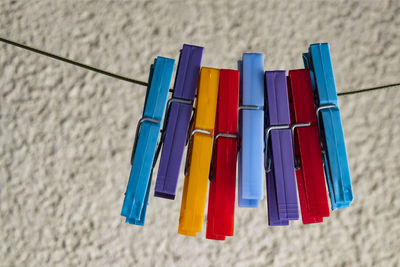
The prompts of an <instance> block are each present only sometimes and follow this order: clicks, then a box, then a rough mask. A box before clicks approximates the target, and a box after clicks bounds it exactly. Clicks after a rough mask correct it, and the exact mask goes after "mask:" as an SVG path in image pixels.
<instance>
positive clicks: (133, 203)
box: [121, 57, 175, 225]
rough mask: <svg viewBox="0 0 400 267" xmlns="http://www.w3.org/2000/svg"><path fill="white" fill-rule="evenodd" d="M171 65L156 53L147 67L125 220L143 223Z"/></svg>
mask: <svg viewBox="0 0 400 267" xmlns="http://www.w3.org/2000/svg"><path fill="white" fill-rule="evenodd" d="M174 65H175V60H173V59H170V58H164V57H157V59H156V60H155V63H154V64H153V65H152V67H151V69H150V76H149V85H148V88H147V93H146V101H145V106H144V111H143V117H142V118H141V119H140V120H139V123H138V126H137V128H136V136H135V142H134V145H133V151H132V157H131V164H132V169H131V173H130V176H129V182H128V186H127V189H126V193H125V199H124V204H123V206H122V211H121V215H122V216H125V217H126V222H127V223H131V224H136V225H144V220H145V216H146V208H147V202H148V198H149V190H150V184H151V176H152V169H153V162H154V156H155V152H156V148H157V141H158V136H159V134H160V127H161V121H162V118H163V116H164V111H165V106H166V103H167V96H168V92H169V87H170V83H171V78H172V72H173V70H174Z"/></svg>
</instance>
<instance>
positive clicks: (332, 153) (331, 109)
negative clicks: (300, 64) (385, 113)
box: [303, 43, 353, 210]
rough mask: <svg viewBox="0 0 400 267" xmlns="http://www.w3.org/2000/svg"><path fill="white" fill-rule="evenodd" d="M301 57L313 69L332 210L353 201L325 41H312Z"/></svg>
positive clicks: (306, 65)
mask: <svg viewBox="0 0 400 267" xmlns="http://www.w3.org/2000/svg"><path fill="white" fill-rule="evenodd" d="M303 59H304V65H305V67H306V68H308V69H310V70H311V71H312V73H313V75H312V79H314V83H313V85H314V87H313V89H314V93H315V95H316V105H317V118H318V123H319V129H320V135H321V139H322V152H323V154H322V156H323V160H324V163H325V164H324V167H325V176H326V180H327V183H328V188H329V194H330V199H331V206H332V210H335V209H341V208H345V207H348V206H350V203H351V202H352V201H353V190H352V185H351V180H350V170H349V165H348V160H347V153H346V144H345V141H344V134H343V126H342V121H341V116H340V111H339V108H338V106H337V93H336V85H335V78H334V75H333V68H332V62H331V56H330V52H329V44H327V43H322V44H312V45H311V46H310V48H309V53H305V54H304V55H303Z"/></svg>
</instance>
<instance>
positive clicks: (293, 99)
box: [288, 69, 329, 224]
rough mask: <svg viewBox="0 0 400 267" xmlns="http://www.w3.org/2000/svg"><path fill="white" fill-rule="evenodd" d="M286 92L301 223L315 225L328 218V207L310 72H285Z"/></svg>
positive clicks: (302, 70) (303, 70)
mask: <svg viewBox="0 0 400 267" xmlns="http://www.w3.org/2000/svg"><path fill="white" fill-rule="evenodd" d="M288 91H289V102H290V109H291V127H292V131H293V134H294V138H295V141H294V150H295V151H294V153H295V154H294V155H295V167H296V178H297V187H298V191H299V198H300V206H301V213H302V219H303V224H309V223H318V222H322V221H323V217H328V216H329V206H328V198H327V192H326V186H325V176H324V169H323V165H322V155H321V141H320V136H319V132H318V125H317V116H316V112H315V107H314V94H313V91H312V84H311V76H310V71H309V70H305V69H301V70H292V71H289V77H288Z"/></svg>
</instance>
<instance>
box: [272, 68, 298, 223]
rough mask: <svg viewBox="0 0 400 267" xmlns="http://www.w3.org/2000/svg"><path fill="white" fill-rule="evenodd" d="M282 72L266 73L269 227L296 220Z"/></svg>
mask: <svg viewBox="0 0 400 267" xmlns="http://www.w3.org/2000/svg"><path fill="white" fill-rule="evenodd" d="M286 82H287V80H286V72H285V71H266V72H265V85H266V100H265V103H266V104H265V125H266V131H265V142H266V143H265V147H266V149H265V159H266V161H265V163H266V164H265V170H266V179H267V182H266V185H267V199H268V223H269V225H288V224H289V220H298V219H299V210H298V204H297V190H296V180H295V173H294V172H295V171H294V158H293V143H292V131H291V128H290V112H289V102H288V92H287V86H286Z"/></svg>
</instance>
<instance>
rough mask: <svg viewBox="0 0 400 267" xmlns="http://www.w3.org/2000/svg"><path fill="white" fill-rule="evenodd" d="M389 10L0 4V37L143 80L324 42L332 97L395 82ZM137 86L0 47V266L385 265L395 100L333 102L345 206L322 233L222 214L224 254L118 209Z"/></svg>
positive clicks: (394, 180) (389, 256) (164, 220)
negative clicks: (164, 70) (229, 234)
mask: <svg viewBox="0 0 400 267" xmlns="http://www.w3.org/2000/svg"><path fill="white" fill-rule="evenodd" d="M399 29H400V1H398V0H392V1H387V0H385V1H369V0H366V1H358V2H355V1H300V0H296V1H239V0H235V1H213V0H207V1H194V2H193V3H190V2H188V1H169V2H166V1H95V0H93V1H86V0H81V1H72V0H71V1H52V0H43V1H15V0H1V1H0V33H1V36H4V37H7V38H10V39H14V40H17V41H21V42H24V43H28V44H30V45H33V46H35V47H40V48H43V49H45V50H48V51H52V52H55V53H57V54H60V55H64V56H68V57H70V58H73V59H76V60H79V61H82V62H86V63H89V64H92V65H95V66H98V67H101V68H105V69H108V70H111V71H115V72H119V73H123V74H125V75H127V76H131V77H135V78H139V79H142V80H146V79H147V71H148V68H149V64H150V63H151V62H152V60H153V58H154V57H155V56H157V55H163V56H169V57H173V58H176V59H177V57H178V51H179V49H180V48H181V46H182V44H183V43H191V44H198V45H203V46H205V47H206V50H205V55H204V60H203V63H204V65H205V66H213V67H221V68H234V67H236V61H237V59H239V58H240V57H241V54H242V52H249V51H256V52H264V53H265V55H266V61H265V66H266V69H268V70H274V69H295V68H301V67H302V60H301V53H302V52H304V51H305V50H306V49H307V47H308V45H309V44H310V43H314V42H320V41H327V42H329V43H330V44H331V51H332V59H333V64H334V69H335V74H336V81H337V86H338V89H339V90H340V91H345V90H350V89H357V88H363V87H371V86H375V85H381V84H386V83H391V82H396V81H398V80H400V75H399V74H400V31H399ZM144 96H145V88H144V87H141V86H137V85H132V84H129V83H127V82H123V81H118V80H115V79H112V78H108V77H105V76H102V75H98V74H94V73H92V72H88V71H85V70H82V69H79V68H77V67H74V66H70V65H67V64H63V63H60V62H57V61H55V60H52V59H49V58H45V57H43V56H39V55H35V54H32V53H30V52H27V51H23V50H21V49H19V48H15V47H11V46H9V45H5V44H0V266H202V267H204V266H261V265H264V266H265V265H266V264H268V265H271V266H398V265H400V253H399V251H400V221H399V219H400V199H399V196H400V182H399V178H400V177H399V176H400V163H399V162H400V134H399V133H400V119H399V116H400V88H399V87H398V88H392V89H386V90H383V91H377V92H371V93H364V94H359V95H352V96H345V97H341V98H340V107H341V110H342V116H343V124H344V131H345V136H346V143H347V147H348V154H349V161H350V168H351V174H352V179H353V186H354V195H355V201H354V203H353V205H352V206H351V207H350V208H348V209H345V210H341V211H336V212H334V213H332V216H331V217H330V218H329V219H327V220H326V222H324V223H323V224H319V225H309V226H303V225H301V224H300V223H294V224H293V225H291V226H290V227H274V228H272V227H268V226H267V217H266V208H265V203H264V204H263V205H262V206H261V208H259V209H257V210H252V209H237V213H236V233H235V237H233V238H229V239H228V240H227V241H226V242H216V241H209V240H205V239H204V236H203V235H202V236H201V237H198V238H190V237H184V236H179V235H177V234H176V232H177V225H178V217H179V208H180V199H181V191H182V184H183V177H182V176H181V179H180V181H179V190H178V196H177V200H176V201H173V202H172V201H167V200H163V199H156V198H154V197H150V205H149V208H148V213H147V222H146V226H145V227H136V226H132V225H128V224H125V223H124V222H123V218H122V217H120V215H119V213H120V209H121V204H122V200H123V196H124V191H125V187H126V183H127V180H128V175H129V170H130V165H129V157H130V152H131V146H132V142H133V137H134V132H135V125H136V122H137V121H138V119H139V116H140V112H141V109H142V107H143V100H144Z"/></svg>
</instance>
